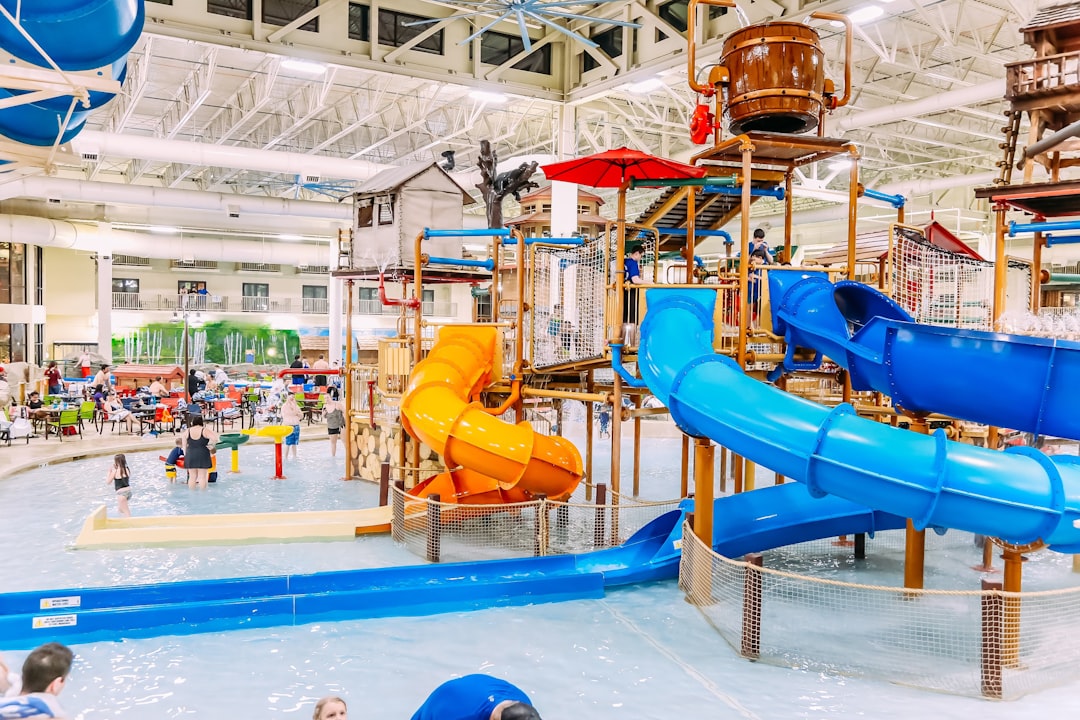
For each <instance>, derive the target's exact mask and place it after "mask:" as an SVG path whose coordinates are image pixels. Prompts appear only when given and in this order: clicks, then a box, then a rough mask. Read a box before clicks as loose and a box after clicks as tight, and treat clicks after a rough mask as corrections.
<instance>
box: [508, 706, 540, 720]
mask: <svg viewBox="0 0 1080 720" xmlns="http://www.w3.org/2000/svg"><path fill="white" fill-rule="evenodd" d="M499 720H541V718H540V713H538V712H537V711H536V708H534V707H533V706H532V705H529V704H528V703H522V702H518V703H514V704H513V705H507V706H506V707H504V708H503V709H502V714H500V715H499Z"/></svg>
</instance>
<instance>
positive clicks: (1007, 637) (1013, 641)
mask: <svg viewBox="0 0 1080 720" xmlns="http://www.w3.org/2000/svg"><path fill="white" fill-rule="evenodd" d="M1002 557H1003V558H1004V559H1005V586H1004V588H1003V589H1004V590H1005V592H1007V593H1019V592H1021V591H1022V590H1023V589H1024V588H1023V582H1022V575H1023V569H1024V556H1023V555H1021V554H1020V553H1019V552H1018V551H1016V550H1015V549H1013V548H1008V547H1007V548H1005V552H1004V553H1003V554H1002ZM1003 600H1004V617H1003V619H1004V625H1003V627H1002V640H1003V643H1002V658H1001V661H1002V664H1003V665H1004V666H1005V667H1010V668H1014V667H1017V666H1018V665H1019V664H1020V598H1018V597H1005V598H1003Z"/></svg>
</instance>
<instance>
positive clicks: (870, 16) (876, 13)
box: [848, 5, 885, 25]
mask: <svg viewBox="0 0 1080 720" xmlns="http://www.w3.org/2000/svg"><path fill="white" fill-rule="evenodd" d="M884 14H885V9H884V8H883V7H881V6H880V5H863V6H862V7H860V8H856V9H854V10H852V11H851V12H849V13H848V20H851V22H852V23H854V24H855V25H862V24H863V23H868V22H870V21H871V20H877V19H878V18H879V17H881V16H882V15H884Z"/></svg>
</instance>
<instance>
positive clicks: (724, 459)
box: [720, 445, 728, 493]
mask: <svg viewBox="0 0 1080 720" xmlns="http://www.w3.org/2000/svg"><path fill="white" fill-rule="evenodd" d="M727 476H728V450H727V448H726V447H724V446H723V445H721V446H720V492H722V493H726V492H727Z"/></svg>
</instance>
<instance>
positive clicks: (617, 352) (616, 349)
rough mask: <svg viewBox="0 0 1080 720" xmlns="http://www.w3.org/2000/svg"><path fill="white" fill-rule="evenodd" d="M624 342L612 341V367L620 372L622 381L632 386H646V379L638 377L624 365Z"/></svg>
mask: <svg viewBox="0 0 1080 720" xmlns="http://www.w3.org/2000/svg"><path fill="white" fill-rule="evenodd" d="M622 349H623V345H622V343H611V369H612V370H614V371H615V372H617V373H618V374H619V377H621V378H622V381H623V382H624V383H626V384H627V385H628V386H630V387H632V388H643V387H646V385H645V381H644V380H642V379H641V378H636V377H634V376H633V375H631V374H630V371H629V370H627V369H626V367H625V366H623V362H622Z"/></svg>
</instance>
